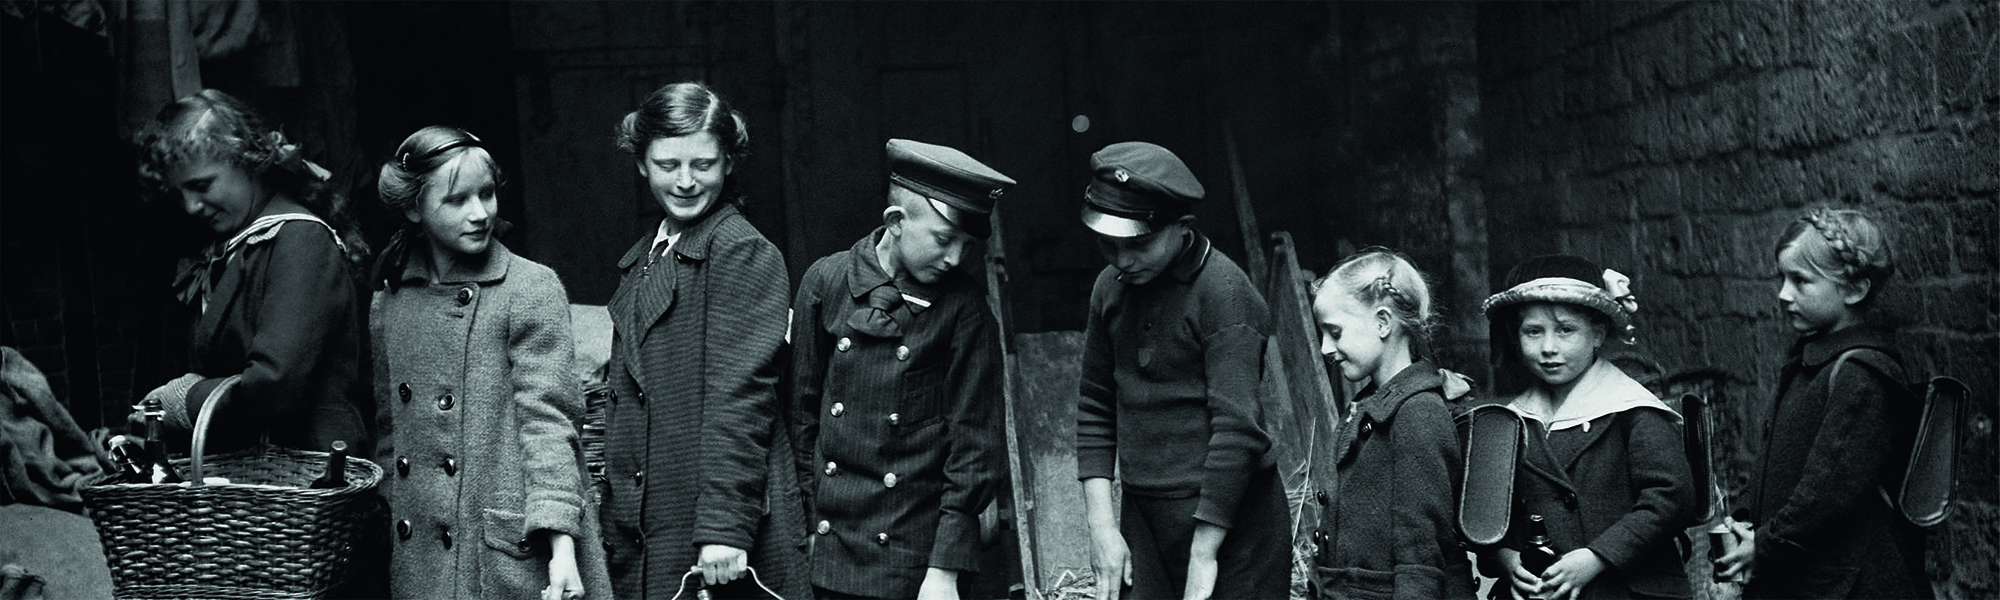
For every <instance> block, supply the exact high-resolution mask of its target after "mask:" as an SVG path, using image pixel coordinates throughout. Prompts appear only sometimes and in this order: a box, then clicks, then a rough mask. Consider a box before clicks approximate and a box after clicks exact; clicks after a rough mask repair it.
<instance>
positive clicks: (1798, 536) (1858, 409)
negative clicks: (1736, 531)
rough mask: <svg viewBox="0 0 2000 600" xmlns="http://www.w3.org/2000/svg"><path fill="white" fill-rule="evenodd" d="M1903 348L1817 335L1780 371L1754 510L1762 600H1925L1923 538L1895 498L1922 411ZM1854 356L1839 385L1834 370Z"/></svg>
mask: <svg viewBox="0 0 2000 600" xmlns="http://www.w3.org/2000/svg"><path fill="white" fill-rule="evenodd" d="M1894 348H1895V344H1894V342H1893V341H1892V340H1891V339H1890V338H1889V336H1888V335H1887V334H1886V333H1884V332H1882V331H1881V330H1878V329H1873V328H1868V327H1854V328H1849V329H1844V330H1840V331H1835V332H1830V333H1824V334H1819V335H1815V336H1811V337H1807V338H1805V339H1803V340H1800V342H1799V343H1798V344H1797V345H1796V346H1794V347H1793V348H1792V351H1791V353H1790V355H1789V356H1788V360H1787V362H1786V364H1785V367H1784V369H1783V370H1782V371H1781V372H1780V373H1779V378H1778V395H1777V399H1776V401H1775V402H1774V403H1773V404H1772V405H1771V406H1770V409H1769V410H1770V412H1769V413H1768V414H1767V416H1766V418H1765V420H1764V423H1765V425H1764V427H1765V430H1764V432H1763V433H1764V435H1763V441H1764V443H1763V447H1762V449H1761V451H1760V452H1759V453H1758V454H1757V456H1756V461H1757V462H1756V465H1755V467H1754V471H1753V472H1752V476H1751V479H1750V489H1749V490H1747V491H1746V492H1745V493H1744V501H1745V504H1744V508H1746V509H1748V510H1749V512H1750V519H1749V520H1750V521H1751V522H1752V523H1755V524H1756V526H1757V557H1756V563H1755V566H1754V573H1752V579H1751V581H1750V584H1749V585H1748V586H1746V587H1745V589H1744V594H1745V595H1746V596H1748V597H1753V598H1914V597H1919V596H1923V595H1928V593H1929V589H1928V587H1929V586H1928V585H1925V583H1924V581H1923V578H1922V571H1921V570H1920V569H1921V568H1922V562H1921V560H1922V552H1923V535H1922V532H1921V531H1920V530H1916V529H1914V527H1913V526H1911V525H1910V524H1909V523H1908V522H1907V521H1905V520H1903V518H1902V517H1901V516H1900V515H1898V514H1897V511H1896V510H1895V509H1894V508H1893V507H1891V506H1890V505H1889V503H1888V501H1887V498H1893V497H1895V491H1896V489H1897V487H1895V486H1899V485H1900V484H1901V483H1902V473H1903V469H1904V468H1905V466H1906V465H1907V464H1908V462H1909V452H1910V440H1911V439H1913V438H1914V437H1915V434H1916V428H1917V420H1918V419H1919V418H1920V416H1921V413H1922V411H1923V408H1922V404H1921V403H1920V402H1919V400H1918V399H1917V398H1915V397H1913V396H1912V395H1911V394H1908V393H1906V392H1905V391H1904V387H1903V383H1902V382H1903V372H1902V366H1901V363H1900V362H1899V359H1898V358H1897V355H1896V353H1895V350H1894ZM1850 350H1855V351H1856V352H1854V353H1853V354H1851V355H1850V356H1849V358H1848V359H1847V360H1846V361H1845V364H1844V365H1843V366H1841V368H1840V374H1839V377H1840V379H1839V380H1838V381H1834V380H1833V376H1834V374H1833V365H1834V363H1835V362H1836V360H1837V359H1839V357H1840V356H1841V355H1842V354H1845V353H1847V352H1848V351H1850Z"/></svg>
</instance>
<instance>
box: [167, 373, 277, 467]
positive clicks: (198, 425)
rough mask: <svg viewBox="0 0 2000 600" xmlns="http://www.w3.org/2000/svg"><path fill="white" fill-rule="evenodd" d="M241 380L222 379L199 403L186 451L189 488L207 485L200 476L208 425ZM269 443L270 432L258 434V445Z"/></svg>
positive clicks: (239, 377) (236, 378)
mask: <svg viewBox="0 0 2000 600" xmlns="http://www.w3.org/2000/svg"><path fill="white" fill-rule="evenodd" d="M242 379H243V376H242V375H230V376H228V377H224V378H222V383H219V384H216V386H215V390H214V391H210V392H209V393H208V400H207V401H206V402H202V403H201V413H200V414H197V415H195V419H194V442H193V444H191V447H190V448H189V449H188V475H189V477H188V486H189V487H201V486H204V485H208V483H207V482H204V481H202V476H203V475H204V473H203V472H202V471H203V470H204V469H203V468H202V464H201V462H202V461H201V459H202V455H203V454H206V452H205V450H204V449H205V448H206V447H207V446H208V424H209V423H210V422H213V421H214V420H215V407H216V405H219V404H222V399H223V398H229V397H232V396H230V395H229V394H227V392H228V391H229V390H230V388H234V387H236V382H237V381H240V380H242ZM270 442H271V432H270V431H264V432H262V433H261V434H259V445H264V444H269V443H270Z"/></svg>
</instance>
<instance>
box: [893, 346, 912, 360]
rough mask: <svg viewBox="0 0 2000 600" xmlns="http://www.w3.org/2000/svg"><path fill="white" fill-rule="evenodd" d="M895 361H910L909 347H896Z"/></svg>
mask: <svg viewBox="0 0 2000 600" xmlns="http://www.w3.org/2000/svg"><path fill="white" fill-rule="evenodd" d="M896 360H910V347H909V346H897V347H896Z"/></svg>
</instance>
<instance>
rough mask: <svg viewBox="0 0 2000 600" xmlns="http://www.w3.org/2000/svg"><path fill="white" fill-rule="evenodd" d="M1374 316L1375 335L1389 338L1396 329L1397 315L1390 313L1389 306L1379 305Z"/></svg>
mask: <svg viewBox="0 0 2000 600" xmlns="http://www.w3.org/2000/svg"><path fill="white" fill-rule="evenodd" d="M1374 316H1375V337H1378V338H1381V339H1385V340H1386V339H1389V334H1390V333H1392V332H1394V331H1395V330H1396V315H1393V314H1389V307H1387V306H1377V307H1375V314H1374Z"/></svg>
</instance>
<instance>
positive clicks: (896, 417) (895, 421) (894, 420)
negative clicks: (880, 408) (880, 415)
mask: <svg viewBox="0 0 2000 600" xmlns="http://www.w3.org/2000/svg"><path fill="white" fill-rule="evenodd" d="M889 424H890V425H902V424H903V415H900V414H897V413H889Z"/></svg>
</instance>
